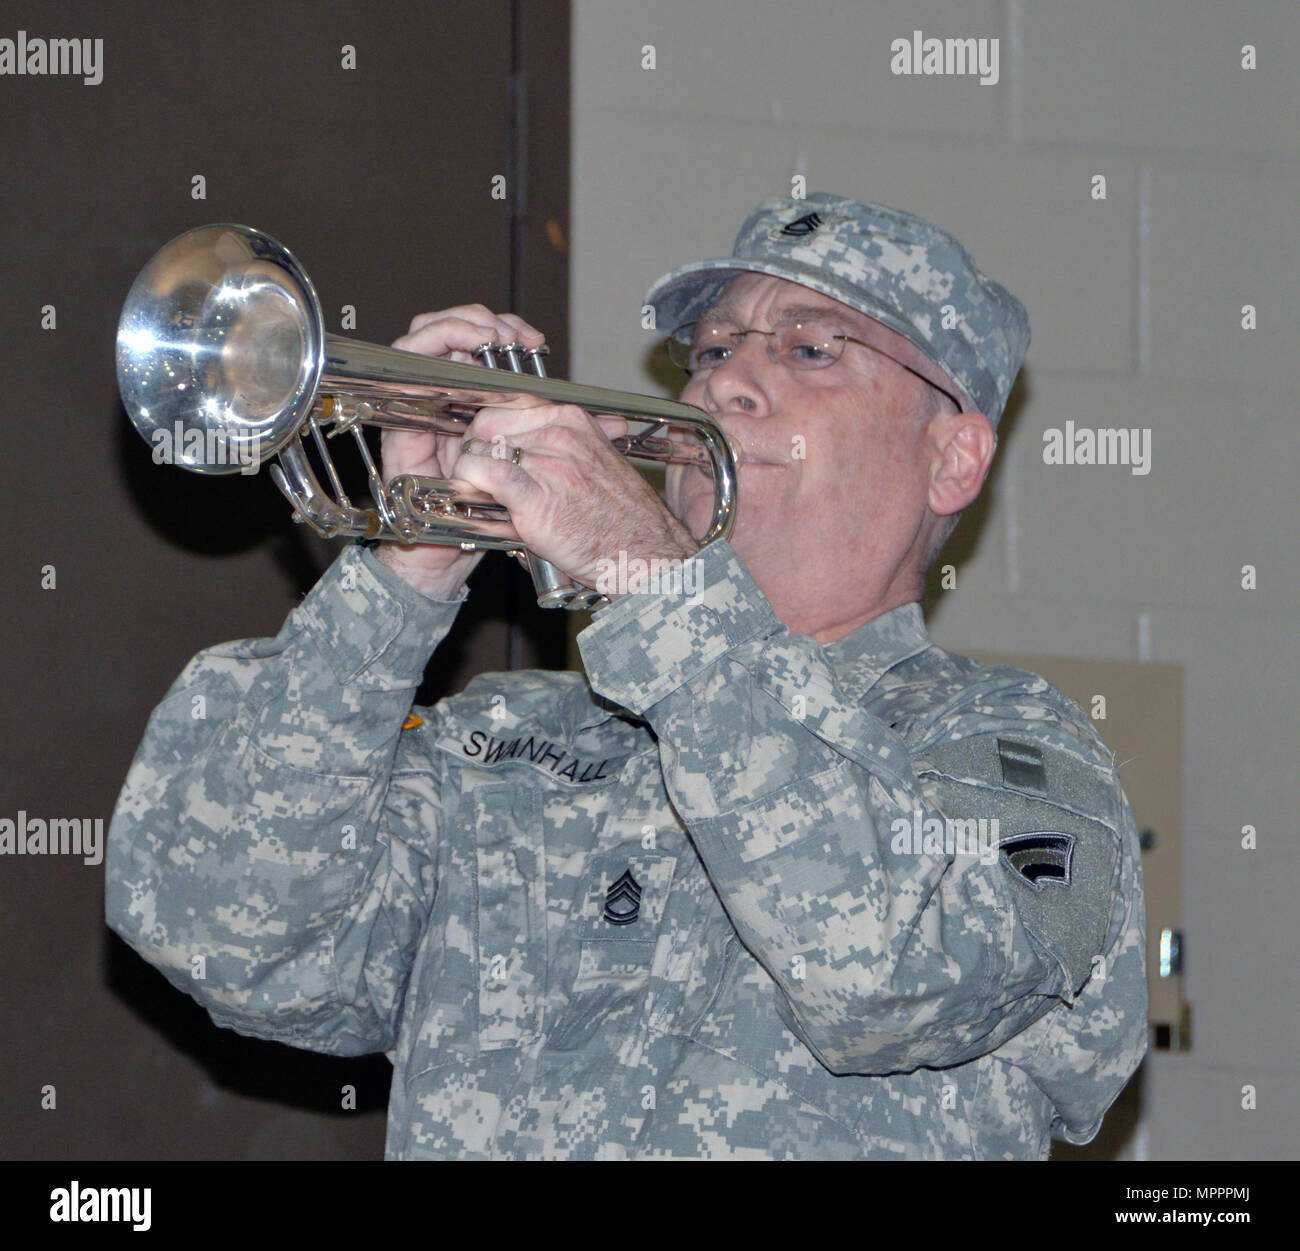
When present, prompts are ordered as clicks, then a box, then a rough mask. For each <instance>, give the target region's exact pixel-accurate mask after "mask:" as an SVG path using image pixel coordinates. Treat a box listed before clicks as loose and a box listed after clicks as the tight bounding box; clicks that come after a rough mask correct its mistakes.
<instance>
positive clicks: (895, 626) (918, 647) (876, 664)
mask: <svg viewBox="0 0 1300 1251" xmlns="http://www.w3.org/2000/svg"><path fill="white" fill-rule="evenodd" d="M930 645H931V644H930V636H929V635H928V634H927V633H926V630H925V618H924V617H923V616H922V614H921V605H920V604H919V603H915V602H913V603H911V604H900V605H899V606H898V607H897V608H893V609H890V611H889V612H885V613H881V614H880V616H879V617H873V618H872V619H871V620H870V621H868V622H867V623H866V624H865V625H861V626H859V627H858V628H857V629H856V630H854V631H853V633H852V634H846V635H845V636H844V637H843V638H842V639H837V640H836V641H835V642H834V643H827V644H825V646H824V648H823V650H824V651H825V652H826V658H827V659H828V660H829V661H830V663H831V668H832V669H834V670H835V675H836V677H837V678H838V679H839V681H840V686H841V687H842V689H843V690H844V692H845V694H847V695H848V696H850V698H852V699H861V698H862V697H863V696H864V695H865V694H866V693H867V692H868V691H869V690H870V689H871V688H872V687H873V686H874V685H875V684H876V682H877V681H879V679H880V677H881V675H882V674H884V673H885V672H887V671H888V670H890V669H892V668H893V667H894V666H895V665H897V664H901V663H902V662H903V661H904V660H907V659H908V658H909V657H912V656H915V655H917V654H918V653H920V652H923V651H925V649H926V648H927V647H929V646H930Z"/></svg>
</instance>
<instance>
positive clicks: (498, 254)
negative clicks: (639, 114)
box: [0, 0, 569, 1159]
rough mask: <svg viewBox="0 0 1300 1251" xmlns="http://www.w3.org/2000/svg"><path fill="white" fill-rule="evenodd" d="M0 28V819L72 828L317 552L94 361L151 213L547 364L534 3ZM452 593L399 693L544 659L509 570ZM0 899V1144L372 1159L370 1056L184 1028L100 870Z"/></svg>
mask: <svg viewBox="0 0 1300 1251" xmlns="http://www.w3.org/2000/svg"><path fill="white" fill-rule="evenodd" d="M20 30H21V31H22V35H21V43H22V47H21V48H20V47H19V46H18V45H19V40H20V36H19V32H20ZM0 37H4V38H8V39H13V40H15V49H14V51H15V53H18V52H20V51H25V53H26V58H27V59H26V60H25V61H24V63H23V67H24V68H25V69H26V68H31V69H32V70H33V71H36V70H38V69H40V68H41V66H42V64H43V65H44V69H45V71H46V72H43V73H41V72H31V73H24V74H21V75H19V74H6V75H4V76H0V169H2V171H3V172H2V173H0V180H3V182H4V184H5V186H4V192H3V194H2V195H0V237H3V238H4V240H5V241H6V247H5V260H4V265H3V272H4V288H5V290H4V299H3V301H2V302H0V369H2V370H3V373H2V375H0V376H2V377H3V380H4V381H3V387H4V416H3V429H4V432H5V435H6V438H7V440H8V441H7V444H6V448H5V454H4V459H5V470H4V480H5V486H4V491H3V499H4V501H5V517H4V522H5V529H4V534H5V540H6V543H7V545H8V549H9V550H8V552H7V554H6V559H5V561H4V566H3V568H4V574H3V576H4V579H5V587H4V596H3V602H4V612H5V623H6V630H5V635H4V638H5V646H4V647H3V649H0V666H2V668H0V674H2V675H3V676H2V678H0V680H2V681H3V683H4V689H5V700H4V710H5V712H4V715H5V718H6V725H5V734H4V747H3V752H4V760H3V769H0V818H7V819H9V820H14V819H16V818H17V817H18V814H19V813H20V812H23V813H26V814H27V815H28V816H32V817H40V818H42V819H46V820H48V819H51V818H63V819H68V818H77V819H85V820H91V819H94V818H101V819H103V821H104V823H105V826H106V825H107V820H108V817H109V815H110V813H111V811H112V807H113V803H114V800H115V799H116V796H117V792H118V788H119V787H120V786H121V783H122V779H123V777H124V776H125V773H126V769H127V766H128V764H129V762H130V759H131V756H132V753H133V752H134V749H135V746H136V744H137V743H138V741H139V738H140V735H141V733H142V731H143V729H144V724H145V720H146V718H147V716H148V714H149V711H150V709H151V708H152V706H153V705H154V704H155V703H157V701H158V700H159V699H160V698H161V697H162V695H163V693H164V692H165V690H166V689H167V687H168V685H169V684H170V683H171V681H172V680H173V678H174V677H175V676H176V675H177V673H178V672H179V671H180V668H181V666H182V665H183V664H184V662H185V661H186V660H187V659H188V657H189V656H190V655H192V654H193V653H194V652H195V651H197V650H199V649H200V648H202V647H206V646H209V645H212V644H214V643H218V642H221V641H224V640H228V639H232V638H240V637H247V636H260V635H270V634H274V633H275V632H276V631H277V630H278V628H279V625H280V622H281V621H282V619H283V618H284V616H285V614H286V613H287V612H288V611H289V609H290V608H292V607H293V606H294V605H295V604H296V603H297V602H298V601H299V599H300V598H301V596H302V594H303V593H304V592H305V591H306V590H307V589H308V587H309V586H310V585H311V584H312V582H313V581H314V580H315V578H316V576H317V575H318V573H319V572H320V570H321V569H323V568H324V565H325V564H326V563H327V562H328V560H329V559H330V558H331V557H332V555H333V554H334V552H335V551H336V550H337V548H335V547H333V546H332V545H327V544H323V543H318V542H314V541H311V540H310V539H309V538H308V537H305V536H304V535H303V533H302V528H301V527H297V526H294V525H292V524H291V523H290V520H289V516H288V510H287V508H286V507H285V505H284V504H283V502H282V501H281V500H280V498H279V496H278V495H277V494H276V492H275V490H274V488H273V487H272V485H271V483H270V482H269V480H267V478H266V477H265V476H264V475H263V476H259V477H258V478H254V479H249V478H244V477H240V476H235V477H234V478H231V479H204V478H199V477H197V476H195V475H191V474H187V473H185V472H183V471H181V470H179V469H172V468H168V467H161V466H157V465H154V464H153V463H152V462H151V457H150V449H149V447H148V446H147V445H146V444H145V443H144V442H143V441H142V440H140V439H139V438H138V436H137V435H136V434H135V433H134V431H132V430H131V429H130V427H129V425H128V423H127V421H126V418H125V416H124V414H123V412H122V410H121V407H120V404H119V401H118V399H117V392H116V384H115V379H114V351H113V344H114V334H115V330H116V322H117V317H118V313H119V310H120V308H121V305H122V301H123V299H124V297H125V295H126V292H127V289H128V288H129V286H130V284H131V281H132V279H133V278H134V276H135V274H136V272H137V271H138V270H139V269H140V267H141V266H142V265H143V264H144V263H145V261H146V260H147V259H148V258H149V256H150V255H151V254H152V253H153V251H154V250H155V249H157V248H158V247H159V246H160V245H161V244H163V243H164V242H165V241H166V240H168V239H169V238H171V237H172V236H174V235H176V234H178V233H180V232H181V231H183V230H185V229H188V228H189V227H191V226H195V225H200V224H204V223H208V222H217V221H235V222H242V223H245V224H248V225H252V226H256V227H258V228H259V229H262V230H265V231H267V232H269V233H270V234H272V235H274V236H276V237H277V238H279V239H280V240H281V241H282V242H283V243H285V244H286V245H287V246H288V247H290V248H291V249H292V250H293V251H294V252H295V253H296V254H297V256H298V257H299V259H300V260H301V261H302V262H303V264H304V266H305V267H306V269H307V271H308V273H309V274H310V275H311V276H312V278H313V279H314V281H315V283H316V286H317V289H318V290H319V292H320V295H321V299H322V303H323V305H324V308H325V313H326V322H327V327H328V329H329V330H330V331H331V332H333V333H347V334H350V335H353V336H354V337H356V338H359V339H365V340H369V341H372V342H381V343H387V342H389V341H391V340H392V339H393V338H394V337H396V336H397V335H398V334H401V333H402V332H404V331H405V329H406V327H407V323H408V321H409V319H410V317H411V316H412V315H413V314H414V313H416V312H419V311H422V310H426V309H431V308H437V307H442V306H446V305H450V304H456V303H463V302H467V301H473V300H480V301H482V302H484V303H486V304H488V305H489V306H491V307H494V308H497V309H499V310H506V309H514V310H515V311H517V312H519V313H521V314H522V315H523V316H524V317H526V318H527V319H528V320H530V321H531V322H533V324H535V325H537V326H539V327H541V328H542V329H544V330H547V331H548V332H549V334H550V335H551V336H552V339H553V350H554V355H553V356H552V359H551V362H550V365H551V372H552V373H553V374H556V375H559V376H564V375H565V374H567V369H566V367H565V359H564V347H565V321H566V316H567V307H566V292H567V271H566V261H565V257H564V255H563V246H564V238H565V233H566V229H567V197H568V186H567V184H568V133H569V125H568V77H569V71H568V38H569V36H568V8H567V6H566V5H562V4H558V3H555V4H524V3H522V2H521V0H516V2H515V3H511V2H510V0H476V2H475V3H473V4H465V3H450V2H444V3H438V2H437V0H420V2H419V3H412V2H407V0H400V2H396V3H395V2H393V0H384V3H381V4H360V3H331V4H327V5H326V4H319V3H298V2H292V0H277V2H276V3H275V4H267V3H265V0H262V2H260V3H252V2H250V0H222V2H221V3H213V4H203V5H192V4H185V5H164V6H160V5H157V4H145V3H122V4H114V5H103V4H99V3H89V2H86V3H60V2H58V0H47V2H46V3H43V4H42V5H40V6H31V7H26V8H24V9H23V10H22V11H21V12H11V14H10V18H9V20H8V21H7V22H6V24H5V29H4V30H2V31H0ZM55 39H59V40H70V39H77V40H85V41H89V42H87V43H84V44H82V45H81V46H80V51H81V52H82V53H83V54H84V55H85V61H84V63H83V64H82V65H81V66H80V69H81V71H82V72H81V73H80V74H75V73H50V72H48V71H49V70H50V69H51V68H58V69H70V68H75V67H73V66H72V63H71V61H70V60H69V59H68V58H69V56H70V54H69V53H67V52H66V51H65V52H63V53H60V54H59V55H60V56H61V57H62V58H63V59H62V61H61V63H58V64H54V63H53V59H54V58H53V56H52V54H51V53H50V51H49V49H50V48H51V47H52V45H47V55H46V56H45V58H44V61H43V63H42V61H41V58H40V57H39V56H36V55H35V54H34V53H33V48H34V46H35V45H34V43H33V42H32V41H34V40H46V41H52V40H55ZM97 41H102V42H97ZM96 78H97V79H98V81H88V80H94V79H96ZM494 193H495V194H494ZM345 306H348V307H350V308H351V309H352V310H354V316H355V326H354V328H345V327H344V323H343V318H344V316H345ZM476 588H477V589H476V593H475V595H474V596H472V605H471V607H470V609H468V610H467V611H466V612H465V613H463V614H462V618H461V621H460V622H459V623H458V627H457V631H456V634H455V637H454V638H453V639H452V640H449V642H448V643H447V644H445V645H444V647H443V649H442V650H441V651H440V653H439V660H438V664H437V667H436V673H435V672H434V671H433V667H431V679H432V680H431V681H429V682H428V683H426V689H425V691H424V695H425V696H426V697H427V698H432V697H434V696H436V695H438V694H441V693H445V692H448V691H451V690H456V689H459V688H460V687H461V686H463V684H464V683H465V681H466V680H467V679H468V677H469V676H471V675H472V674H473V673H475V672H478V671H481V670H487V669H501V668H508V667H518V666H520V665H537V664H540V665H548V666H549V665H559V664H560V663H562V659H563V640H562V631H563V623H562V621H560V620H559V617H560V616H561V615H562V614H545V615H544V616H543V617H538V616H537V615H536V614H535V613H530V612H529V611H528V606H529V604H530V603H531V600H532V596H531V594H530V593H529V587H528V585H527V584H526V582H525V581H524V579H523V577H522V574H521V573H520V572H519V571H518V568H517V566H516V565H515V562H513V561H510V560H507V559H505V558H503V557H489V558H488V559H487V560H486V561H485V562H484V564H483V565H482V566H481V567H480V569H479V571H478V573H477V574H476ZM0 897H2V899H3V905H2V906H0V1018H2V1019H3V1020H4V1021H5V1022H6V1030H5V1044H4V1047H3V1050H2V1051H0V1125H3V1126H4V1127H5V1129H4V1132H3V1135H2V1136H0V1155H3V1156H6V1157H34V1158H59V1157H63V1156H69V1157H75V1158H82V1159H86V1158H89V1159H96V1158H118V1157H135V1158H160V1157H184V1158H193V1157H226V1158H271V1157H281V1156H291V1157H373V1156H378V1155H379V1154H381V1152H382V1143H383V1121H384V1116H383V1109H384V1106H385V1103H386V1099H387V1085H388V1072H389V1070H388V1065H387V1063H386V1061H384V1060H383V1059H382V1058H370V1059H367V1060H362V1061H341V1060H333V1059H329V1058H325V1057H316V1056H311V1055H307V1054H305V1053H299V1052H291V1051H289V1050H287V1049H284V1048H279V1047H276V1046H273V1045H270V1044H263V1043H257V1042H252V1041H249V1040H247V1039H243V1038H240V1037H238V1036H236V1035H234V1034H232V1033H228V1032H225V1031H221V1030H217V1029H216V1028H214V1027H213V1026H212V1025H211V1024H210V1023H209V1021H208V1019H207V1017H206V1015H205V1014H203V1013H202V1012H201V1011H199V1010H198V1009H196V1008H195V1007H194V1006H193V1004H191V1003H190V1002H189V1001H188V1000H186V999H185V998H184V997H183V996H181V995H179V994H177V993H175V992H174V991H172V990H171V989H170V988H169V987H168V986H167V985H166V984H165V983H164V982H163V981H162V979H161V977H160V976H158V975H157V974H155V973H154V972H153V971H152V970H150V969H149V968H148V967H146V966H145V965H144V964H143V963H142V962H141V961H140V960H139V959H137V957H136V956H135V955H134V954H133V953H132V952H130V951H129V950H128V949H127V948H125V947H124V946H123V945H122V944H121V943H119V942H118V941H117V940H116V939H115V938H113V937H112V936H111V935H109V933H108V932H107V931H106V930H105V928H104V925H103V867H102V864H100V865H87V864H85V863H84V862H83V858H77V857H72V856H50V855H44V856H17V855H4V856H0ZM348 1086H352V1087H355V1092H356V1093H355V1102H356V1106H357V1110H356V1111H350V1110H344V1104H345V1100H346V1098H347V1094H346V1091H345V1089H344V1088H345V1087H348ZM43 1102H44V1103H45V1104H46V1106H45V1107H42V1103H43ZM51 1104H52V1105H53V1106H50V1105H51Z"/></svg>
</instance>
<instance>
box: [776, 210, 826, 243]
mask: <svg viewBox="0 0 1300 1251" xmlns="http://www.w3.org/2000/svg"><path fill="white" fill-rule="evenodd" d="M821 225H822V216H821V214H820V213H805V214H804V215H803V216H802V217H797V218H795V220H794V221H792V222H787V223H786V225H784V226H782V227H781V233H782V234H783V235H792V236H793V237H794V238H796V239H799V238H802V237H803V236H804V235H810V234H812V233H813V231H814V230H817V229H819V228H820V226H821Z"/></svg>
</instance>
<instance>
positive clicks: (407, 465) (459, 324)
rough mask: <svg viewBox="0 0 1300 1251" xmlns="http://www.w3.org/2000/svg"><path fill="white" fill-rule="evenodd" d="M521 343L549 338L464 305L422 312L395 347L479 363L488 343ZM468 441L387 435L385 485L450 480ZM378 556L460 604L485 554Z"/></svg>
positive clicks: (401, 551)
mask: <svg viewBox="0 0 1300 1251" xmlns="http://www.w3.org/2000/svg"><path fill="white" fill-rule="evenodd" d="M511 342H519V343H522V344H523V345H524V346H525V347H528V348H534V347H540V346H541V345H542V344H543V343H544V342H545V336H544V335H543V334H542V333H541V332H540V331H538V330H534V329H533V327H532V326H530V325H528V323H527V322H525V321H523V320H522V319H521V318H519V317H516V316H515V315H514V314H513V313H494V312H492V311H491V309H488V308H485V307H484V306H483V305H482V304H460V305H457V306H456V307H455V308H448V309H443V310H442V311H441V312H437V313H420V314H419V315H418V316H416V317H415V318H413V319H412V321H411V328H410V330H409V331H408V332H407V333H406V334H404V335H402V337H401V338H399V339H396V340H394V342H393V347H395V348H401V349H402V350H403V351H407V352H419V353H420V354H421V355H423V356H437V357H441V358H443V359H444V360H453V361H463V362H465V363H467V364H475V363H476V362H475V360H474V357H473V355H472V353H473V351H474V349H475V348H477V347H479V346H481V345H482V344H484V343H511ZM462 440H463V436H461V435H448V434H433V433H422V432H416V431H409V430H385V431H383V433H382V435H381V438H380V449H381V453H382V456H383V471H382V472H383V476H384V482H385V484H387V483H389V482H391V481H392V480H393V479H394V478H396V477H398V476H399V475H401V474H420V475H423V476H426V477H433V478H450V477H452V476H453V471H454V469H455V466H456V461H457V459H458V458H459V456H460V447H461V442H462ZM375 554H376V557H377V558H378V559H379V561H380V562H381V563H382V564H385V565H387V566H388V568H389V569H391V570H392V571H393V572H394V573H395V574H397V575H398V577H400V578H402V579H404V580H405V581H407V582H409V583H410V584H411V585H412V586H413V587H415V589H416V590H417V591H420V592H422V593H423V594H425V595H429V596H432V597H433V598H434V599H455V597H456V596H457V595H458V594H459V593H460V589H461V587H462V586H464V585H465V579H466V578H468V577H469V575H470V573H471V572H472V571H473V569H474V567H475V565H477V564H478V562H479V561H480V560H482V559H483V553H482V552H462V551H461V550H460V548H458V547H436V546H434V545H432V544H428V543H413V544H409V545H403V544H399V543H381V544H380V545H379V547H378V548H377V549H376V553H375Z"/></svg>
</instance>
